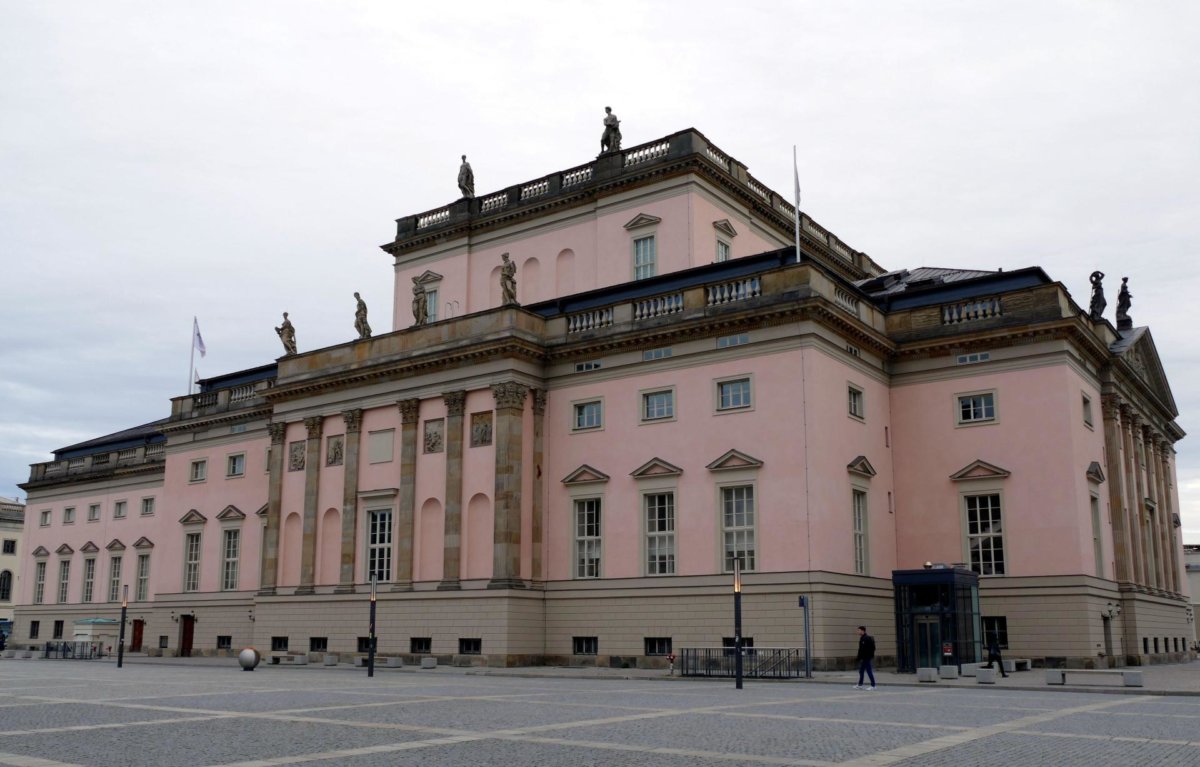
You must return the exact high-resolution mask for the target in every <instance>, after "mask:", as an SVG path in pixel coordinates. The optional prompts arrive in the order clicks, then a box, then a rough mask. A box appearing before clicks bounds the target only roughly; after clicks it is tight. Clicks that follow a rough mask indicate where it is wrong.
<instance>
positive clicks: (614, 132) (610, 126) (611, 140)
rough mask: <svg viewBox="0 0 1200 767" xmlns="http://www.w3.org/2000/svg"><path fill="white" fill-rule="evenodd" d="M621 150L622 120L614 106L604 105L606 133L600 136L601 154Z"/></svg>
mask: <svg viewBox="0 0 1200 767" xmlns="http://www.w3.org/2000/svg"><path fill="white" fill-rule="evenodd" d="M620 150H621V121H620V120H618V119H617V116H616V115H615V114H613V111H612V107H604V133H603V134H602V135H601V136H600V154H607V153H609V152H619V151H620Z"/></svg>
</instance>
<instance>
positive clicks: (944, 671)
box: [938, 666, 958, 679]
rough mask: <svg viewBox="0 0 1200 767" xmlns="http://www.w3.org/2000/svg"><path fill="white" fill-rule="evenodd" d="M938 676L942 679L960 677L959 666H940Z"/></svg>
mask: <svg viewBox="0 0 1200 767" xmlns="http://www.w3.org/2000/svg"><path fill="white" fill-rule="evenodd" d="M938 676H940V677H941V678H942V679H958V666H938Z"/></svg>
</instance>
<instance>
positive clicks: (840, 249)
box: [829, 237, 854, 261]
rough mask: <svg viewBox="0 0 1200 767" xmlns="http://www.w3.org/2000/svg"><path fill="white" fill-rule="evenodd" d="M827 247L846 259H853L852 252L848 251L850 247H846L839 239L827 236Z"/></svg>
mask: <svg viewBox="0 0 1200 767" xmlns="http://www.w3.org/2000/svg"><path fill="white" fill-rule="evenodd" d="M829 247H830V248H831V249H832V250H833V252H834V253H837V254H838V255H839V256H841V257H842V258H844V259H846V260H847V261H853V260H854V254H852V253H851V252H850V249H849V248H847V247H846V246H845V245H843V244H842V241H841V240H839V239H838V238H836V237H830V238H829Z"/></svg>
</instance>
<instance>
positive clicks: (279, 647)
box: [271, 637, 288, 652]
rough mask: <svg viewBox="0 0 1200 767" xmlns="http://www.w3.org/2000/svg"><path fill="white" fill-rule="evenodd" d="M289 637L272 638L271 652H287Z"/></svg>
mask: <svg viewBox="0 0 1200 767" xmlns="http://www.w3.org/2000/svg"><path fill="white" fill-rule="evenodd" d="M287 648H288V638H287V637H271V652H287Z"/></svg>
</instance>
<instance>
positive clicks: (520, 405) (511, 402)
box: [492, 381, 529, 410]
mask: <svg viewBox="0 0 1200 767" xmlns="http://www.w3.org/2000/svg"><path fill="white" fill-rule="evenodd" d="M528 394H529V387H527V386H525V385H524V384H519V383H517V382H516V381H505V382H503V383H498V384H492V396H493V397H494V398H495V399H496V409H497V410H523V409H524V408H525V397H526V396H527V395H528Z"/></svg>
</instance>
